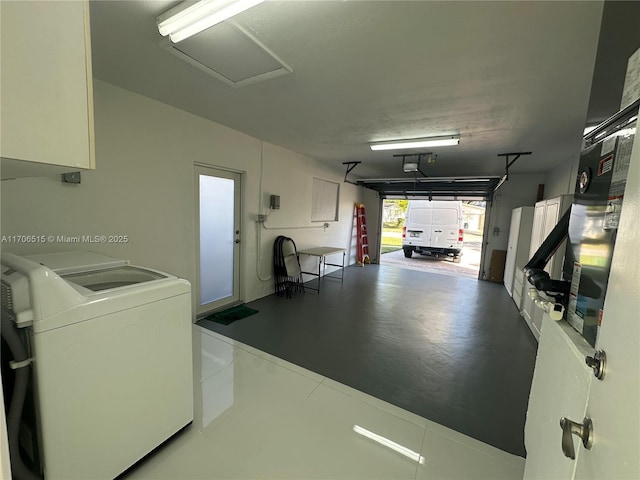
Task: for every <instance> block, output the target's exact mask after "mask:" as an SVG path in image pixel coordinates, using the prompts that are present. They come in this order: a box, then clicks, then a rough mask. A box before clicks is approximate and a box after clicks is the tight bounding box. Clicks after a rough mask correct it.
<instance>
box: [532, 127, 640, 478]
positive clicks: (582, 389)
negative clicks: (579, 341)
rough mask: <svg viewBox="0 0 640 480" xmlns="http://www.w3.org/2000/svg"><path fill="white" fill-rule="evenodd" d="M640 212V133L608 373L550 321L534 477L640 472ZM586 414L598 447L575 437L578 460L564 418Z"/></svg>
mask: <svg viewBox="0 0 640 480" xmlns="http://www.w3.org/2000/svg"><path fill="white" fill-rule="evenodd" d="M638 211H640V135H636V138H635V143H634V147H633V153H632V156H631V164H630V168H629V173H628V177H627V185H626V188H625V197H624V203H623V207H622V214H621V216H620V224H619V229H618V235H617V239H616V246H615V250H614V254H613V260H612V264H611V274H610V277H609V284H608V287H607V295H606V300H605V304H604V314H603V318H602V325H601V327H600V330H599V332H598V339H597V342H596V346H597V348H598V349H602V350H604V351H605V352H606V354H607V368H606V373H605V376H604V378H603V379H602V380H598V379H596V378H595V377H594V376H593V375H592V374H591V372H590V371H589V370H588V369H587V368H586V367H585V364H584V352H583V350H584V349H581V351H578V349H577V348H575V347H574V344H570V342H568V341H567V338H568V336H567V335H564V336H562V339H563V342H562V344H561V343H559V342H555V344H554V343H550V342H549V340H552V341H553V340H554V338H555V337H557V335H554V336H552V337H549V336H547V329H546V328H545V330H544V331H543V337H542V338H541V340H542V341H541V343H540V344H541V347H540V349H539V351H538V359H537V360H536V371H535V373H534V380H533V385H532V390H531V397H530V400H529V410H528V412H527V425H526V427H525V441H526V446H527V462H526V466H525V476H524V478H525V479H527V480H533V479H536V480H548V479H551V478H553V479H573V478H577V479H581V480H596V479H616V480H619V479H638V478H640V455H639V454H638V452H640V322H638V311H640V288H639V285H640V256H639V255H638V245H639V244H640V228H639V227H638V221H637V215H638ZM547 324H548V322H547ZM567 328H569V329H570V327H567ZM569 331H572V330H569ZM585 343H586V342H585ZM556 344H557V345H556ZM568 344H569V345H568ZM587 350H588V352H587V353H591V352H593V350H591V349H590V348H588V349H587ZM538 365H541V367H542V368H539V367H538ZM545 365H546V366H547V367H546V368H545ZM586 382H588V383H586ZM583 412H584V413H583ZM585 415H586V416H588V417H590V418H591V420H592V422H593V437H594V441H593V446H592V447H591V449H590V450H587V449H585V448H584V447H583V446H582V442H580V440H579V439H578V438H577V437H575V436H574V438H573V441H574V446H575V454H576V460H575V461H574V460H570V459H568V458H566V457H564V456H563V455H562V453H561V434H562V432H561V430H560V427H559V424H558V421H559V417H561V416H566V417H567V418H570V419H571V420H573V421H575V422H582V420H583V416H585Z"/></svg>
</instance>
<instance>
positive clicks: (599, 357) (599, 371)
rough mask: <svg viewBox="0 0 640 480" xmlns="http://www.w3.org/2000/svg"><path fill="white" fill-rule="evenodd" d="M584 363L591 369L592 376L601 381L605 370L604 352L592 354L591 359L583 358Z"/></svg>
mask: <svg viewBox="0 0 640 480" xmlns="http://www.w3.org/2000/svg"><path fill="white" fill-rule="evenodd" d="M584 361H585V363H586V364H587V365H588V366H589V367H591V369H593V375H594V376H595V377H596V378H597V379H598V380H602V379H603V378H604V374H605V371H606V368H607V354H606V353H604V350H598V351H596V353H594V354H593V357H589V356H587V357H585V358H584Z"/></svg>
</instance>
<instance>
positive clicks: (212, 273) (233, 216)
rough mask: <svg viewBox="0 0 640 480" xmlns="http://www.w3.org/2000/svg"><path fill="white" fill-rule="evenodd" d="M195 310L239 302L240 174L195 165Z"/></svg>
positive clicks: (203, 311)
mask: <svg viewBox="0 0 640 480" xmlns="http://www.w3.org/2000/svg"><path fill="white" fill-rule="evenodd" d="M196 201H197V208H198V212H197V217H196V218H197V220H198V225H197V227H198V231H197V237H196V238H197V240H198V248H197V252H198V259H197V270H198V286H197V292H198V300H197V305H196V307H197V314H204V313H207V312H209V311H211V310H216V309H218V308H221V307H224V306H226V305H230V304H233V303H237V302H239V298H240V296H239V293H238V291H239V284H240V281H239V268H238V265H239V262H240V253H239V243H240V230H239V220H240V213H239V211H240V174H238V173H233V172H226V171H224V170H217V169H214V168H208V167H196Z"/></svg>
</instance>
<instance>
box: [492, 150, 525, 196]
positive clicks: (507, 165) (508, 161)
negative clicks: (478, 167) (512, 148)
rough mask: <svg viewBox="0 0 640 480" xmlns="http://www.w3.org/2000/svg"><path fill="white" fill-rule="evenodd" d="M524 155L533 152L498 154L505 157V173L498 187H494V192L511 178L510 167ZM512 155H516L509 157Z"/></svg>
mask: <svg viewBox="0 0 640 480" xmlns="http://www.w3.org/2000/svg"><path fill="white" fill-rule="evenodd" d="M522 155H531V152H510V153H499V154H498V156H499V157H504V175H503V176H502V178H501V179H500V181H499V182H498V185H496V188H494V189H493V191H494V192H495V191H496V190H498V189H499V188H500V187H501V186H502V184H503V183H504V182H506V181H507V180H509V168H510V167H511V166H512V165H513V164H514V163H516V160H518V159H519V158H520V157H521V156H522ZM512 156H514V158H513V159H509V157H512Z"/></svg>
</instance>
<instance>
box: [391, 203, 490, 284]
mask: <svg viewBox="0 0 640 480" xmlns="http://www.w3.org/2000/svg"><path fill="white" fill-rule="evenodd" d="M440 198H442V197H440ZM485 211H486V202H484V201H482V200H474V201H460V200H449V201H443V200H435V199H434V200H432V201H429V200H427V199H425V198H424V197H422V199H412V200H405V199H384V200H383V208H382V223H381V232H380V238H381V251H380V263H381V264H385V265H394V266H397V267H400V268H407V269H411V270H419V271H424V272H430V273H440V274H446V275H456V276H463V277H467V278H472V279H478V278H479V272H480V261H481V253H482V245H483V240H482V239H483V229H484V224H485Z"/></svg>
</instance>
